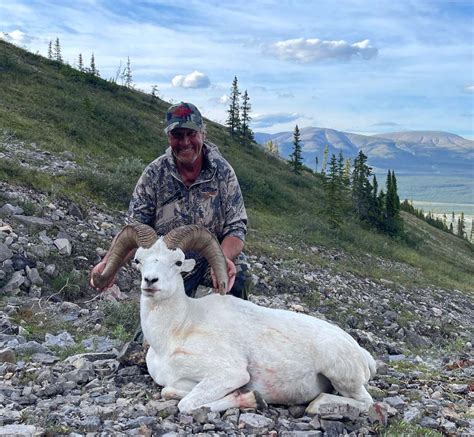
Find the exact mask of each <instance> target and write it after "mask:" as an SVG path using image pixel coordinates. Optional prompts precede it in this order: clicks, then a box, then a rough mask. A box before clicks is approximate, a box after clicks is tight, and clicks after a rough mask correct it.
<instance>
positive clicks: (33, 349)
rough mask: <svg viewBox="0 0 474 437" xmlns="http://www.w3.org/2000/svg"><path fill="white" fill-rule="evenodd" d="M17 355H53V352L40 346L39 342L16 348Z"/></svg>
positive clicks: (24, 344)
mask: <svg viewBox="0 0 474 437" xmlns="http://www.w3.org/2000/svg"><path fill="white" fill-rule="evenodd" d="M15 352H16V353H17V354H36V353H41V354H50V355H51V354H52V352H51V351H50V350H49V349H48V348H47V347H45V346H43V345H41V344H39V343H38V342H37V341H28V342H26V343H23V344H20V345H18V346H17V347H16V349H15Z"/></svg>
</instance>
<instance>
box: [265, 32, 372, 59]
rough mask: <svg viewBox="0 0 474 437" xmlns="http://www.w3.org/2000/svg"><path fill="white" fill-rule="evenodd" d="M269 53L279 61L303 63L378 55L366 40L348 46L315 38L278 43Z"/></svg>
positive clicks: (368, 57)
mask: <svg viewBox="0 0 474 437" xmlns="http://www.w3.org/2000/svg"><path fill="white" fill-rule="evenodd" d="M270 51H271V52H272V53H273V54H275V55H276V56H277V57H278V58H279V59H282V60H290V61H298V62H303V63H308V62H317V61H322V60H326V59H339V60H349V59H351V58H352V57H354V56H359V57H361V58H362V59H371V58H373V57H375V56H377V53H378V50H377V49H376V48H375V47H372V46H371V45H370V41H369V40H368V39H365V40H363V41H360V42H356V43H354V44H349V43H348V42H346V41H343V40H340V41H322V40H320V39H317V38H312V39H304V38H296V39H288V40H286V41H278V42H276V43H274V44H272V45H271V46H270Z"/></svg>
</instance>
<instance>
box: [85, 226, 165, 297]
mask: <svg viewBox="0 0 474 437" xmlns="http://www.w3.org/2000/svg"><path fill="white" fill-rule="evenodd" d="M157 239H158V237H157V235H156V232H155V230H154V229H153V228H152V227H150V226H148V225H144V224H143V223H132V224H130V225H127V226H125V227H124V228H123V229H122V230H121V231H120V233H119V234H117V236H116V237H115V238H114V240H113V241H112V245H111V247H110V250H109V257H108V260H107V265H106V266H105V269H104V270H103V272H102V273H99V272H94V273H93V274H92V283H93V284H94V286H95V287H97V288H99V289H100V288H105V287H106V286H107V285H108V284H109V283H110V281H111V280H112V278H113V277H114V276H115V274H116V273H117V271H118V269H119V268H120V267H121V266H122V264H123V262H124V261H125V259H126V257H127V255H128V254H129V253H130V251H132V250H134V249H137V248H138V247H145V248H149V247H151V246H152V245H153V243H154V242H155V241H156V240H157Z"/></svg>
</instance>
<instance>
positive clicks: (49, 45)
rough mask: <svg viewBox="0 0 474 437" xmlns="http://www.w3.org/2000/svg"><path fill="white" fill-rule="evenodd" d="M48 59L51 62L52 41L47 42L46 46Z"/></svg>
mask: <svg viewBox="0 0 474 437" xmlns="http://www.w3.org/2000/svg"><path fill="white" fill-rule="evenodd" d="M48 59H50V60H53V41H51V40H49V44H48Z"/></svg>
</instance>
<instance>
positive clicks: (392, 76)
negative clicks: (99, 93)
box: [0, 0, 474, 139]
mask: <svg viewBox="0 0 474 437" xmlns="http://www.w3.org/2000/svg"><path fill="white" fill-rule="evenodd" d="M473 29H474V2H473V1H472V0H466V1H465V0H452V1H447V0H446V1H432V0H430V1H423V0H400V1H393V0H390V1H386V0H377V1H362V0H338V1H333V0H318V1H310V0H306V1H296V0H293V1H285V0H279V1H269V0H268V1H266V0H262V1H258V0H256V1H253V2H248V1H242V0H233V1H232V2H223V1H211V0H197V1H192V0H189V1H179V0H177V1H158V0H147V1H139V0H138V1H134V0H75V1H73V0H56V1H52V0H0V35H2V37H3V38H4V39H6V40H8V41H11V42H14V43H16V44H18V45H20V46H23V47H26V48H28V49H29V50H31V51H33V52H37V51H38V52H39V53H40V54H43V55H46V53H47V47H48V42H49V41H50V40H54V39H56V38H57V37H58V38H59V39H60V42H61V48H62V52H63V57H64V58H65V60H67V61H68V62H69V63H70V64H71V65H74V64H75V63H76V62H77V59H78V55H79V53H82V55H83V57H84V59H85V61H86V64H87V63H88V62H89V60H90V56H91V53H92V52H94V55H95V60H96V65H97V68H98V69H99V70H100V74H101V76H102V77H103V78H106V79H107V78H112V77H115V76H116V74H117V71H118V69H119V66H120V65H122V67H123V66H124V65H125V63H126V61H127V57H130V62H131V67H132V74H133V79H134V82H135V86H136V87H137V88H139V89H142V90H144V91H146V92H149V91H150V90H151V87H152V85H157V86H158V89H159V93H160V95H161V96H162V97H163V98H164V99H166V100H169V101H170V100H173V101H180V100H184V101H191V102H193V103H195V104H196V105H198V107H199V108H200V109H201V110H202V112H203V114H204V115H205V116H206V117H208V118H210V119H212V120H216V121H218V122H224V120H225V117H226V112H225V111H226V109H227V106H228V103H227V101H226V98H227V96H228V95H229V91H230V86H231V83H232V80H233V78H234V76H237V78H238V81H239V87H240V89H241V91H244V90H247V91H248V93H249V96H250V101H251V104H252V115H253V117H254V120H253V126H252V127H253V129H254V130H255V131H260V132H270V133H276V132H280V131H285V130H292V129H293V128H294V126H295V124H298V125H299V127H300V128H301V127H305V126H317V127H327V128H333V129H338V130H343V131H349V132H357V133H364V134H376V133H380V132H394V131H402V130H442V131H448V132H452V133H456V134H459V135H462V136H464V137H466V138H470V139H473V138H474V126H473V115H474V113H473V112H474V100H473V99H474V49H473V47H474V30H473ZM0 86H1V85H0Z"/></svg>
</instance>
